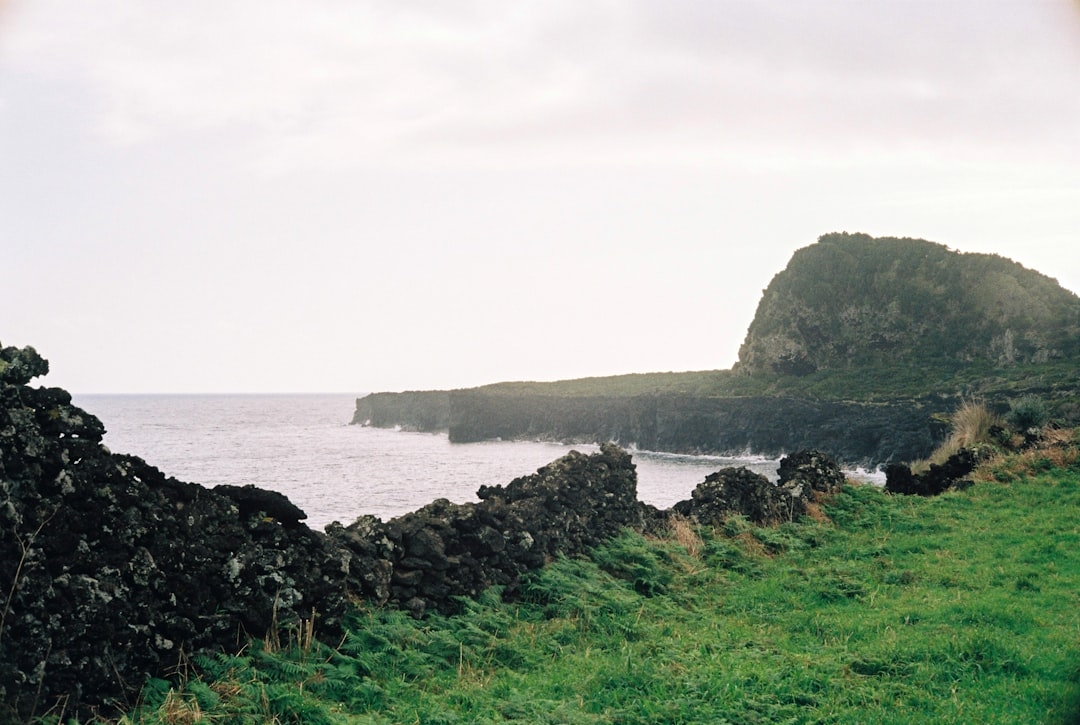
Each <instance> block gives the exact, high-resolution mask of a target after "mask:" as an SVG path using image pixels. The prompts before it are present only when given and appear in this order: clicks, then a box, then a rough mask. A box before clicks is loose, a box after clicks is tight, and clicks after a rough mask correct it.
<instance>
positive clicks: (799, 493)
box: [0, 347, 844, 719]
mask: <svg viewBox="0 0 1080 725" xmlns="http://www.w3.org/2000/svg"><path fill="white" fill-rule="evenodd" d="M47 371H48V363H47V362H46V361H45V360H44V359H42V358H41V357H40V356H39V355H38V354H37V353H36V352H35V351H34V350H33V348H22V349H18V348H11V347H9V348H3V349H2V350H0V597H3V601H2V604H0V606H2V610H0V611H2V618H0V719H3V718H27V717H29V716H31V715H32V714H41V713H44V712H48V711H52V712H54V713H55V712H58V711H60V710H63V711H64V712H66V713H67V714H71V713H76V714H79V715H82V716H86V715H88V714H92V713H97V712H112V711H115V710H117V709H124V708H125V707H126V706H129V705H130V703H132V702H133V701H134V698H135V697H136V695H137V693H138V690H139V688H140V686H141V684H142V683H143V682H145V681H146V679H147V678H148V677H154V676H161V675H163V674H165V673H167V672H169V671H171V670H173V669H174V668H175V667H176V666H177V665H178V664H179V663H180V662H181V661H182V660H183V659H184V658H185V657H187V656H190V655H191V654H192V653H194V652H200V651H225V652H235V651H238V650H239V649H240V648H242V647H243V646H244V643H245V641H246V639H247V637H249V636H255V637H262V636H264V635H265V634H267V633H268V632H271V631H272V630H274V629H275V628H278V629H284V630H288V629H292V630H294V631H297V630H300V631H303V629H304V628H306V627H307V626H308V623H309V622H310V621H311V620H312V619H313V618H314V620H315V621H314V624H313V626H314V629H315V632H316V634H317V636H322V637H334V636H337V635H338V634H339V633H340V631H341V628H342V626H343V620H344V617H345V614H346V612H347V611H348V610H349V608H350V607H351V606H353V604H352V603H353V602H356V601H359V600H363V601H367V602H368V603H370V604H372V605H386V606H395V607H401V608H404V609H406V610H408V611H409V612H411V613H412V614H413V615H415V616H423V614H424V613H425V612H427V611H431V610H438V611H443V612H448V611H453V610H454V609H455V608H456V607H457V606H459V603H460V597H469V596H474V595H476V594H478V593H479V592H480V591H482V590H483V589H485V588H487V587H489V586H492V585H500V586H502V587H503V591H504V593H505V596H508V597H513V596H514V595H515V592H516V589H517V586H518V584H519V582H520V581H521V576H522V575H523V574H524V573H526V572H528V571H530V570H532V569H535V568H537V567H540V566H543V565H544V564H545V563H546V562H549V561H551V560H552V559H553V558H555V557H558V556H566V555H575V554H580V553H584V552H585V551H587V550H588V549H589V548H591V547H593V546H595V545H596V544H598V543H600V542H602V541H604V540H606V539H608V538H611V537H613V536H615V535H616V534H618V533H619V532H620V531H621V530H623V529H624V528H627V527H630V528H634V529H637V530H639V531H650V530H653V531H659V530H662V529H663V528H665V527H666V525H667V522H668V519H669V518H670V517H672V516H682V517H686V518H688V519H690V520H692V521H697V522H699V523H711V522H715V521H716V520H720V519H722V518H723V517H725V516H728V515H730V514H732V513H739V514H741V515H744V516H747V517H748V518H750V519H751V520H753V521H755V522H758V523H762V524H770V523H778V522H780V521H787V520H792V519H796V518H798V517H799V516H801V515H803V514H804V513H805V512H806V511H807V507H808V506H811V505H813V503H814V502H815V501H816V500H817V499H818V497H820V496H822V495H826V494H828V493H829V492H831V491H834V490H836V489H837V488H838V487H839V486H840V485H842V484H843V481H844V478H843V475H842V473H841V472H840V469H839V466H838V465H837V463H836V462H835V461H834V460H833V459H831V458H830V457H828V456H825V455H823V454H819V453H816V452H804V453H800V454H798V455H795V456H791V457H789V458H788V459H785V462H784V463H783V464H782V467H781V472H780V473H781V480H780V484H779V485H774V484H772V483H770V482H769V481H768V480H767V479H765V478H764V477H763V476H760V475H758V474H753V473H751V472H749V471H746V470H745V469H727V470H725V471H720V472H717V473H716V474H714V475H713V476H710V477H709V479H708V480H706V481H705V482H704V483H702V484H701V485H700V486H699V487H698V488H697V489H696V490H695V491H694V493H693V497H692V498H691V499H690V500H687V501H684V502H681V503H680V504H677V505H676V506H674V507H673V508H672V509H670V510H667V511H659V510H657V509H656V508H654V507H652V506H649V505H646V504H643V503H641V502H639V501H638V500H637V479H636V473H635V467H634V464H633V461H632V459H631V456H630V454H629V453H627V452H626V451H625V450H623V449H621V448H620V447H618V446H616V445H614V444H611V443H605V444H604V445H603V446H602V447H601V450H600V451H599V452H598V453H594V454H592V455H584V454H581V453H577V452H572V453H570V454H568V455H567V456H564V457H563V458H560V459H558V460H556V461H554V462H552V463H550V464H548V465H547V466H544V467H542V468H541V469H540V470H539V471H537V472H536V473H535V474H532V475H530V476H523V477H521V478H518V479H515V480H514V481H512V482H510V483H509V484H507V485H505V486H485V487H481V489H480V490H479V492H478V497H479V499H480V501H479V502H478V503H469V504H452V503H450V502H449V501H446V500H438V501H434V502H432V503H431V504H428V505H427V506H424V507H423V508H421V509H419V510H417V511H415V512H412V513H409V514H406V515H404V516H401V517H397V518H395V519H391V520H389V521H386V522H384V521H381V520H379V519H377V518H375V517H361V518H359V519H357V520H356V521H354V522H353V523H351V524H349V525H347V526H345V525H342V524H338V523H334V524H331V525H330V526H328V527H327V528H326V531H325V532H317V531H313V530H312V529H310V528H308V527H307V526H306V525H305V524H304V523H303V519H304V518H305V516H304V513H303V511H301V510H300V509H298V508H297V507H296V506H295V505H293V504H292V503H291V502H290V501H289V500H288V499H287V498H286V497H284V496H282V495H281V494H277V493H275V492H272V491H265V490H262V489H258V488H255V487H253V486H245V487H235V486H219V487H217V488H214V489H207V488H205V487H202V486H199V485H197V484H193V483H186V482H182V481H178V480H176V479H175V478H171V477H169V476H167V475H165V474H164V473H162V472H161V471H159V470H158V469H157V468H155V467H153V466H151V465H149V464H148V463H146V462H145V461H143V460H142V459H140V458H137V457H134V456H126V455H118V454H114V453H111V452H110V451H109V450H108V449H107V448H106V447H105V446H104V445H102V443H101V439H102V436H103V434H104V432H105V431H104V426H103V425H102V424H101V422H100V421H99V420H98V419H97V418H95V417H94V416H93V415H91V414H90V413H87V412H86V411H83V410H81V409H80V408H78V407H76V406H74V405H72V404H71V396H70V395H69V394H68V393H67V392H65V391H63V390H61V389H58V388H33V387H30V386H29V385H28V383H29V381H30V380H31V379H33V378H34V377H37V376H40V375H44V374H45V373H47ZM275 634H278V633H276V632H275Z"/></svg>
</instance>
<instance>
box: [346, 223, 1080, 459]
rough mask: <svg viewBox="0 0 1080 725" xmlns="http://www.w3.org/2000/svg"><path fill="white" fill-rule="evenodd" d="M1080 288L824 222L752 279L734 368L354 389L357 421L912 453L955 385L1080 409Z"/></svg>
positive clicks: (658, 442) (1075, 416)
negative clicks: (777, 264)
mask: <svg viewBox="0 0 1080 725" xmlns="http://www.w3.org/2000/svg"><path fill="white" fill-rule="evenodd" d="M1078 359H1080V298H1077V296H1076V295H1075V294H1073V293H1072V292H1069V291H1068V290H1065V289H1062V288H1061V287H1060V285H1058V284H1057V282H1056V281H1054V280H1053V279H1051V278H1049V277H1046V276H1045V275H1042V274H1040V273H1038V272H1035V271H1032V270H1029V269H1025V268H1024V267H1022V266H1021V265H1019V264H1017V263H1015V262H1012V261H1010V260H1008V259H1005V258H1003V257H1000V256H996V255H987V254H961V253H958V252H954V251H952V250H950V249H948V248H947V247H945V246H943V245H941V244H936V243H932V242H927V241H923V240H917V239H894V238H873V237H869V236H867V235H864V234H846V233H845V234H829V235H825V236H823V237H821V238H820V239H819V240H818V242H817V243H816V244H813V245H810V246H809V247H806V248H804V249H801V250H799V251H797V252H796V253H795V254H794V256H793V257H792V259H791V261H790V262H789V264H788V265H787V267H786V268H785V269H784V270H783V271H781V272H780V273H779V274H777V275H776V276H775V277H774V278H773V280H772V282H771V283H770V284H769V286H768V288H767V289H766V290H765V291H764V293H763V295H762V299H761V301H760V303H759V305H758V309H757V313H756V315H755V317H754V320H753V322H752V323H751V325H750V327H749V329H748V331H747V334H746V339H745V341H744V343H743V345H742V347H741V349H740V353H739V360H738V363H737V364H736V365H735V366H734V368H733V369H732V370H729V371H727V370H717V371H708V372H699V373H683V374H655V375H652V376H648V375H645V376H620V377H615V378H594V379H585V380H576V381H561V382H555V383H502V384H495V385H488V386H483V387H479V388H471V389H465V390H451V391H424V392H408V393H376V394H373V395H368V396H365V397H363V398H360V399H359V400H357V402H356V412H355V414H354V416H353V419H352V422H353V423H355V424H360V425H373V426H400V427H402V428H405V429H412V430H426V431H431V430H445V431H447V432H448V434H449V437H450V440H451V441H455V442H471V441H478V440H487V439H496V438H501V439H540V440H557V441H565V442H590V443H600V442H603V441H607V440H614V441H618V442H620V443H621V444H622V445H625V446H632V447H636V448H638V449H641V450H654V451H666V452H672V453H707V454H719V455H740V454H746V453H752V454H757V455H765V456H770V457H778V456H781V455H783V454H785V453H787V452H790V451H795V450H799V449H802V448H816V449H820V450H823V451H828V452H829V453H830V454H831V455H833V456H834V457H836V458H837V459H839V460H840V461H842V462H843V463H844V464H846V465H859V466H867V467H876V466H879V465H888V464H891V463H897V462H902V461H909V460H915V459H919V458H923V457H925V456H927V455H929V453H930V452H931V451H932V450H933V449H934V448H935V447H936V446H937V445H938V444H940V443H941V441H942V438H943V436H944V434H945V431H946V427H947V426H946V425H945V424H944V423H943V420H944V419H945V418H947V416H948V414H949V413H950V412H951V411H952V410H953V409H954V408H956V407H957V406H958V404H959V402H960V401H961V400H963V399H965V398H971V397H978V398H980V399H983V400H985V401H986V402H987V403H988V404H989V405H990V406H991V407H996V408H997V409H1000V410H1004V409H1005V408H1007V405H1008V401H1009V400H1010V399H1012V398H1015V397H1017V396H1020V395H1022V394H1029V393H1030V394H1037V395H1038V396H1039V397H1040V398H1042V399H1044V400H1046V401H1047V403H1048V404H1049V405H1050V406H1051V407H1052V408H1053V411H1054V415H1055V418H1056V419H1058V420H1059V421H1061V422H1063V423H1066V424H1074V423H1076V422H1080V379H1078V375H1077V367H1078V366H1077V364H1076V363H1077V361H1078Z"/></svg>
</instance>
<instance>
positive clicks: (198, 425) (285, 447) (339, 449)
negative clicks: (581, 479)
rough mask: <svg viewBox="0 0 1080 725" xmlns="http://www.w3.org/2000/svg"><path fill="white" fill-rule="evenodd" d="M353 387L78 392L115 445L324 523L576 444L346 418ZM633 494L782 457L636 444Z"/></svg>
mask: <svg viewBox="0 0 1080 725" xmlns="http://www.w3.org/2000/svg"><path fill="white" fill-rule="evenodd" d="M356 397H357V396H356V395H351V394H319V395H77V396H74V402H75V404H76V405H78V406H80V407H82V408H83V409H84V410H86V411H87V412H90V413H93V414H94V415H96V416H97V417H98V418H100V419H101V421H102V422H103V423H104V424H105V428H106V430H107V433H106V435H105V439H104V443H105V445H106V446H108V448H109V449H110V450H111V451H113V452H114V453H128V454H132V455H136V456H139V457H140V458H143V459H144V460H146V462H147V463H150V464H151V465H154V466H156V467H157V468H159V469H161V470H162V471H163V472H164V473H165V474H166V475H169V476H173V477H175V478H178V479H180V480H182V481H188V482H192V483H200V484H203V485H204V486H211V487H212V486H216V485H219V484H224V483H227V484H233V485H237V486H243V485H246V484H254V485H256V486H259V487H261V488H267V489H270V490H273V491H278V492H280V493H283V494H285V495H286V496H288V497H289V499H290V500H292V501H293V503H295V504H296V505H297V506H299V507H300V508H301V509H303V510H304V511H305V512H306V513H307V515H308V518H307V523H308V524H309V525H310V526H312V527H314V528H317V529H321V528H322V527H323V526H325V525H326V524H328V523H330V522H331V521H340V522H342V523H345V524H348V523H350V522H352V521H353V520H354V519H355V518H356V517H357V516H360V515H361V514H373V515H375V516H378V517H380V518H383V519H388V518H391V517H394V516H399V515H401V514H404V513H407V512H409V511H413V510H415V509H417V508H420V507H421V506H423V505H424V504H427V503H430V502H431V501H433V500H435V499H437V498H446V499H449V500H451V501H453V502H455V503H466V502H470V501H476V500H477V498H476V490H477V489H478V488H479V487H480V486H481V485H498V484H506V483H509V482H510V481H512V480H513V479H515V478H517V477H519V476H524V475H528V474H531V473H534V472H536V470H537V469H538V468H540V467H541V466H543V465H545V464H547V463H550V462H551V461H553V460H555V459H556V458H559V457H560V456H563V455H565V454H566V453H567V452H569V451H571V450H578V451H581V452H582V453H591V452H594V451H596V450H597V448H598V446H595V445H573V446H570V445H561V444H556V443H545V442H536V441H491V442H482V443H450V441H449V440H448V438H447V436H446V434H445V433H407V432H402V431H396V430H389V429H382V428H365V427H362V426H358V425H349V421H350V420H351V418H352V414H353V410H354V408H355V402H356ZM632 453H633V460H634V463H635V465H636V466H637V474H638V498H639V499H640V500H642V501H644V502H646V503H650V504H653V505H655V506H657V507H660V508H667V507H669V506H671V505H672V504H673V503H675V502H677V501H681V500H683V499H686V498H689V497H690V492H691V491H692V490H693V489H694V486H696V485H697V484H699V483H701V482H702V481H703V480H704V479H705V477H706V476H707V475H708V474H710V473H712V472H713V471H717V470H719V469H721V468H725V467H728V466H746V467H747V468H750V469H752V470H754V471H757V472H759V473H762V474H764V475H766V476H768V477H769V478H770V479H772V480H775V479H776V468H777V465H778V463H777V461H775V460H769V459H764V458H728V457H722V456H685V455H675V454H668V453H650V452H642V451H633V452H632Z"/></svg>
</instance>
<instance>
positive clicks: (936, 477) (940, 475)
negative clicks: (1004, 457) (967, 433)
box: [885, 448, 981, 496]
mask: <svg viewBox="0 0 1080 725" xmlns="http://www.w3.org/2000/svg"><path fill="white" fill-rule="evenodd" d="M980 460H981V458H980V456H979V454H978V452H976V451H973V450H971V449H969V448H961V449H960V450H959V451H957V452H956V453H954V454H953V455H951V456H949V457H948V459H946V460H945V462H944V463H942V464H937V463H931V464H930V469H929V470H928V471H927V472H926V473H921V474H916V473H912V471H911V468H910V467H908V466H907V465H905V464H902V463H895V464H892V465H889V466H886V468H885V490H886V491H888V492H889V493H898V494H904V495H908V496H937V495H939V494H942V493H945V492H946V491H949V490H958V489H964V488H968V487H969V486H971V485H972V481H971V480H970V479H968V478H966V477H967V476H968V474H970V473H971V472H972V471H974V470H975V467H976V466H978V465H979V461H980Z"/></svg>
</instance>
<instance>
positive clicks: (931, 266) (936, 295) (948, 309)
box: [736, 233, 1080, 376]
mask: <svg viewBox="0 0 1080 725" xmlns="http://www.w3.org/2000/svg"><path fill="white" fill-rule="evenodd" d="M1078 354H1080V298H1078V297H1077V296H1076V295H1075V294H1073V293H1072V292H1069V291H1068V290H1065V289H1063V288H1062V287H1061V286H1060V285H1059V284H1058V283H1057V282H1056V281H1055V280H1053V279H1051V278H1049V277H1046V276H1045V275H1042V274H1040V273H1038V272H1035V271H1033V270H1029V269H1026V268H1024V267H1023V266H1021V265H1019V264H1017V263H1016V262H1013V261H1011V260H1008V259H1006V258H1004V257H1000V256H997V255H991V254H961V253H959V252H955V251H952V250H950V249H948V248H947V247H945V246H944V245H941V244H935V243H933V242H927V241H923V240H921V239H895V238H873V237H870V236H867V235H865V234H846V233H845V234H827V235H825V236H822V237H821V238H820V239H819V240H818V242H817V243H816V244H813V245H810V246H809V247H805V248H803V249H800V250H798V251H797V252H795V254H794V256H793V257H792V258H791V261H790V262H789V263H788V265H787V268H786V269H784V270H783V271H782V272H780V273H779V274H777V275H776V276H775V277H774V278H773V280H772V281H771V282H770V283H769V286H768V288H767V289H766V290H765V293H764V295H763V296H762V298H761V302H760V303H759V304H758V308H757V312H756V314H755V315H754V320H753V322H752V323H751V324H750V328H749V330H748V331H747V334H746V340H745V342H744V343H743V345H742V347H741V348H740V350H739V362H738V364H737V366H736V369H738V370H740V371H741V372H744V373H746V374H749V375H795V376H799V375H806V374H809V373H812V372H815V371H818V370H826V369H858V368H862V367H871V366H873V365H876V364H881V363H888V364H896V363H897V362H903V363H905V364H910V365H922V364H925V363H927V362H929V361H941V360H949V361H953V362H957V363H964V364H967V363H972V362H983V363H992V364H994V365H999V366H1011V365H1017V364H1024V363H1042V362H1047V361H1049V360H1056V359H1067V358H1070V357H1075V356H1076V355H1078Z"/></svg>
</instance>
